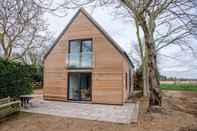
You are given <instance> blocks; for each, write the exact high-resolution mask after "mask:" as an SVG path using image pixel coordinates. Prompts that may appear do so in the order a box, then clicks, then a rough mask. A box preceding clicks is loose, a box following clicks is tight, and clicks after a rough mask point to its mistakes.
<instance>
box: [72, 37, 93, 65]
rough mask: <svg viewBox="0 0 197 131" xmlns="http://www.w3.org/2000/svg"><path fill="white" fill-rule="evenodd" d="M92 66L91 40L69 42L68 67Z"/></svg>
mask: <svg viewBox="0 0 197 131" xmlns="http://www.w3.org/2000/svg"><path fill="white" fill-rule="evenodd" d="M91 66H92V40H72V41H70V42H69V67H73V68H89V67H91Z"/></svg>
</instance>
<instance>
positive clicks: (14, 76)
mask: <svg viewBox="0 0 197 131" xmlns="http://www.w3.org/2000/svg"><path fill="white" fill-rule="evenodd" d="M34 72H35V68H32V66H29V65H24V64H21V63H17V62H13V61H6V60H3V59H0V98H4V97H7V96H10V97H13V98H17V97H19V96H20V95H23V94H30V93H32V76H33V74H34Z"/></svg>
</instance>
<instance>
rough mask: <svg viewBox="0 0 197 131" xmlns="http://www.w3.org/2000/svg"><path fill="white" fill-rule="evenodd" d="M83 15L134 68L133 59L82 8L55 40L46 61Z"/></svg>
mask: <svg viewBox="0 0 197 131" xmlns="http://www.w3.org/2000/svg"><path fill="white" fill-rule="evenodd" d="M80 12H81V13H83V14H84V15H85V16H86V17H87V18H88V19H89V21H90V22H91V23H92V24H93V25H95V27H96V28H97V29H98V30H99V31H100V32H101V33H102V34H103V35H104V36H105V37H106V38H107V40H108V41H110V43H111V44H112V45H113V46H114V47H115V48H116V49H117V50H118V51H119V53H120V54H121V55H123V57H125V58H126V59H127V60H128V63H129V64H130V65H131V66H132V67H134V65H133V63H132V61H131V59H130V58H129V56H128V55H127V53H126V52H125V51H124V50H123V49H122V48H121V47H120V46H119V44H118V43H116V41H115V40H113V38H112V37H111V36H110V35H109V34H108V33H107V32H106V31H105V30H104V29H103V28H102V27H101V26H100V25H99V24H98V23H97V22H96V21H95V20H94V18H93V17H92V16H91V15H90V14H89V13H88V12H87V11H86V10H85V9H84V8H80V9H79V10H78V11H77V13H76V14H75V15H74V17H73V18H72V19H71V21H70V22H69V23H68V25H67V26H66V27H65V28H64V30H63V31H62V32H61V34H60V35H59V36H58V38H57V39H56V40H55V43H54V44H53V45H52V47H51V48H50V49H49V51H48V52H47V53H46V55H45V56H44V59H43V60H45V59H46V58H47V56H48V55H49V54H50V52H51V51H52V50H53V48H54V47H55V46H56V44H57V43H58V42H59V40H60V39H61V37H62V36H63V35H64V33H65V32H66V31H67V29H68V28H69V27H70V25H71V24H72V22H73V21H74V20H75V18H76V17H77V16H78V14H79V13H80Z"/></svg>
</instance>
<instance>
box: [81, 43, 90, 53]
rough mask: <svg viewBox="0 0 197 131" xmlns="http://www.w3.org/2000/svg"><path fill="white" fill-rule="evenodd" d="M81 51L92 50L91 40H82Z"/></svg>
mask: <svg viewBox="0 0 197 131" xmlns="http://www.w3.org/2000/svg"><path fill="white" fill-rule="evenodd" d="M82 52H92V41H91V40H84V41H82Z"/></svg>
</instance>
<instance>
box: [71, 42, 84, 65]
mask: <svg viewBox="0 0 197 131" xmlns="http://www.w3.org/2000/svg"><path fill="white" fill-rule="evenodd" d="M80 45H81V44H80V41H78V40H76V41H70V43H69V46H70V53H69V66H70V67H79V66H80V48H81V47H80Z"/></svg>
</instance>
